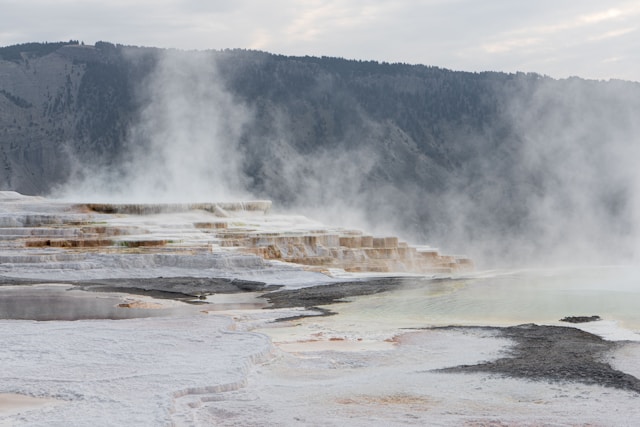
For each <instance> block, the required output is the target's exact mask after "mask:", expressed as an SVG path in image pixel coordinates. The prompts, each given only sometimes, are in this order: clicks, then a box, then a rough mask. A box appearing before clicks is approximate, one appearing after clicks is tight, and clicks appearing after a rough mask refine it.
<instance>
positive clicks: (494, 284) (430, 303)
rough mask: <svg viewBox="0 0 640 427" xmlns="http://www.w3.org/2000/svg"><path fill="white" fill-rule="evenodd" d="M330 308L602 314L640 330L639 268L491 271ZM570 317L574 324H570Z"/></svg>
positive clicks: (492, 320)
mask: <svg viewBox="0 0 640 427" xmlns="http://www.w3.org/2000/svg"><path fill="white" fill-rule="evenodd" d="M331 309H332V310H334V311H337V312H339V313H340V314H339V316H336V317H337V318H338V319H333V320H332V321H336V320H337V321H339V322H340V323H343V324H350V325H351V326H352V327H353V326H356V325H360V326H359V327H360V328H367V329H369V327H371V328H378V330H380V328H382V329H388V328H393V327H424V326H444V325H514V324H521V323H543V324H556V323H558V321H559V320H560V319H561V318H563V317H565V316H589V315H599V316H600V317H602V318H603V319H604V320H605V321H615V322H616V323H617V324H618V325H619V326H621V327H624V328H627V329H630V330H633V331H636V332H640V268H639V267H594V268H579V269H578V268H575V269H562V270H529V271H520V272H501V273H500V274H497V273H496V274H487V275H485V277H477V278H470V279H465V280H455V281H445V280H443V281H426V280H422V281H421V280H416V282H415V283H414V284H412V285H411V286H407V287H406V288H403V289H400V290H395V291H391V292H385V293H382V294H378V295H369V296H364V297H356V298H353V299H351V302H350V303H348V304H337V305H333V306H331ZM567 325H568V324H567Z"/></svg>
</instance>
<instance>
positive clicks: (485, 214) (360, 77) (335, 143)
mask: <svg viewBox="0 0 640 427" xmlns="http://www.w3.org/2000/svg"><path fill="white" fill-rule="evenodd" d="M639 95H640V84H638V83H635V82H625V81H619V80H610V81H595V80H584V79H580V78H569V79H561V80H556V79H552V78H550V77H548V76H542V75H539V74H535V73H515V74H514V73H500V72H492V71H491V72H464V71H451V70H446V69H443V68H439V67H432V66H426V65H411V64H390V63H384V62H383V63H379V62H376V61H357V60H348V59H343V58H330V57H320V58H316V57H310V56H304V57H291V56H284V55H274V54H269V53H267V52H260V51H248V50H242V49H227V50H220V51H189V52H187V51H178V50H171V49H158V48H145V47H135V46H122V45H114V44H111V43H108V42H98V43H96V44H95V46H86V45H83V44H80V43H78V42H77V41H70V42H68V43H67V42H60V43H47V44H37V43H33V44H26V45H17V46H9V47H4V48H0V113H1V114H0V126H1V127H0V129H2V132H3V133H2V135H0V187H1V189H4V190H16V191H19V192H21V193H25V194H49V193H51V192H52V191H56V190H59V189H60V188H61V187H62V188H65V189H66V190H69V189H70V188H74V186H76V187H78V186H79V185H80V184H83V183H85V182H86V181H91V180H92V179H95V177H96V176H100V177H101V180H100V182H98V181H96V182H95V183H94V184H95V185H93V187H92V188H94V189H95V188H101V189H102V188H109V187H110V186H113V185H114V183H115V182H120V181H123V180H121V179H116V178H117V177H120V178H124V181H127V182H128V183H129V184H128V185H124V186H122V185H121V184H120V187H119V188H120V189H122V188H126V189H127V191H131V188H130V187H132V186H133V187H135V185H137V184H138V183H142V182H146V183H147V184H148V185H151V187H152V188H165V187H166V188H168V189H169V190H171V189H172V188H182V189H186V188H187V187H191V186H193V185H194V184H195V183H196V182H208V183H210V184H211V183H214V182H215V183H218V184H219V187H216V188H217V190H216V189H214V188H212V189H207V191H211V192H212V193H211V194H213V195H215V194H218V193H219V194H224V191H226V190H233V191H244V192H246V193H250V194H252V195H254V196H256V197H258V198H267V199H272V200H274V202H276V203H277V204H278V205H280V206H283V207H290V208H301V207H304V208H305V209H310V210H312V211H317V212H322V214H324V215H328V217H329V219H330V220H333V219H338V220H341V221H342V220H353V221H367V222H368V223H370V224H372V225H373V227H374V228H375V227H380V228H385V227H388V228H391V229H400V230H401V231H402V233H401V234H403V233H404V236H412V237H413V238H414V239H415V240H425V239H426V240H427V241H430V242H434V241H435V242H436V244H438V245H443V246H446V247H451V248H452V249H454V251H456V252H464V253H467V251H466V250H465V248H466V247H472V248H474V247H475V250H472V254H471V255H472V256H474V258H477V256H475V255H476V254H475V253H473V252H476V253H478V254H480V257H486V258H487V259H492V260H495V259H500V258H504V257H505V256H507V255H509V256H510V255H512V252H513V248H514V247H516V248H517V251H518V252H519V253H518V255H517V258H520V259H525V260H527V259H529V260H530V259H535V258H539V257H540V256H542V257H545V255H544V253H545V252H550V254H549V257H551V258H558V257H563V256H569V257H570V256H572V255H573V254H574V252H575V255H576V257H577V258H578V259H583V260H584V259H591V258H595V259H598V258H599V257H601V256H602V252H603V246H604V247H606V248H607V249H606V251H604V252H607V251H608V252H612V253H615V254H616V256H618V254H619V253H622V254H623V255H624V256H629V255H632V254H633V253H634V251H635V246H634V245H635V244H634V243H633V242H632V241H631V240H633V239H632V238H631V237H630V236H633V235H634V233H635V220H636V216H637V213H636V211H637V209H636V207H635V206H636V202H635V200H636V192H637V191H636V190H637V185H636V181H637V180H636V173H635V169H634V167H633V166H632V165H631V162H630V160H629V159H631V158H633V154H635V153H636V151H637V149H636V145H637V144H635V142H636V141H637V135H638V125H636V124H635V122H634V119H633V118H634V117H636V113H638V112H640V96H639ZM187 154H191V155H190V156H188V155H187ZM204 158H209V159H213V158H216V160H212V161H209V162H204V161H198V159H204ZM218 158H219V159H218ZM141 159H145V161H144V162H143V161H142V160H141ZM147 161H148V162H149V163H145V162H147ZM149 164H151V165H153V166H149ZM144 169H158V170H162V171H164V173H159V172H158V173H155V174H153V173H142V170H144ZM184 170H188V171H190V172H191V175H188V174H187V175H184V173H183V171H184ZM163 175H164V176H163ZM105 177H108V178H106V179H105ZM132 183H133V185H132ZM216 185H217V184H216ZM195 187H198V186H195ZM195 187H194V188H193V191H194V193H195V191H196V190H201V189H202V188H199V187H198V188H195ZM111 190H114V191H116V190H117V188H115V187H114V188H111ZM214 190H215V191H214ZM178 191H179V192H180V190H178ZM183 191H186V190H183ZM216 191H218V193H216ZM327 211H328V212H327ZM345 212H348V214H345ZM354 212H355V213H354ZM305 213H306V212H305ZM351 216H353V218H350V217H351ZM347 225H353V224H347ZM584 230H588V233H586V234H587V236H582V237H581V236H580V234H581V233H582V234H585V233H584ZM374 231H375V230H374ZM501 239H504V242H501ZM565 241H570V242H571V245H566V244H565V243H566V242H565ZM440 242H442V243H440ZM595 242H598V243H597V244H596V243H595ZM476 246H477V247H476ZM556 246H557V247H556ZM616 246H617V247H616ZM578 253H579V255H578ZM614 258H615V257H614Z"/></svg>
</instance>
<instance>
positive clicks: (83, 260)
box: [0, 192, 473, 275]
mask: <svg viewBox="0 0 640 427" xmlns="http://www.w3.org/2000/svg"><path fill="white" fill-rule="evenodd" d="M0 208H1V210H0V262H1V263H2V265H3V268H4V269H5V270H6V269H9V270H13V269H18V268H20V266H25V265H30V266H33V265H34V264H36V265H38V264H39V265H44V264H46V265H47V266H49V267H48V268H51V269H53V268H56V266H58V267H59V268H75V269H77V270H88V269H91V268H93V267H95V266H96V263H100V260H101V259H102V260H104V261H105V262H108V263H112V264H113V263H114V262H115V263H117V265H118V266H126V265H131V264H133V265H138V264H140V263H141V262H143V261H140V260H141V257H142V258H143V259H144V262H148V263H149V262H151V263H153V266H158V265H160V266H176V267H179V266H184V265H189V266H191V267H193V268H198V267H199V266H200V265H202V266H203V267H206V268H215V267H216V266H220V267H229V266H231V267H233V266H244V267H254V268H259V267H260V266H264V265H267V264H269V263H270V262H271V261H281V262H286V263H289V264H294V265H298V266H302V267H303V268H304V269H306V270H311V271H317V272H321V273H326V274H332V273H336V272H351V273H416V274H442V275H449V274H453V273H458V272H462V271H466V270H469V269H471V268H473V264H472V262H471V261H470V260H469V259H467V258H462V257H455V256H446V255H441V254H440V253H439V252H438V251H437V250H436V249H433V248H428V247H414V246H409V245H408V244H407V243H405V242H401V241H399V240H398V238H397V237H391V236H372V235H368V234H366V233H363V232H361V231H357V230H347V229H342V228H331V227H327V226H324V225H322V224H319V223H316V222H314V221H311V220H309V219H307V218H305V217H300V216H292V215H278V214H273V213H271V212H270V210H271V202H269V201H252V202H237V203H193V204H105V203H100V204H97V203H57V202H53V201H50V200H47V199H43V198H36V197H28V196H23V195H20V194H18V193H14V192H0ZM100 256H102V258H100ZM116 260H117V261H116Z"/></svg>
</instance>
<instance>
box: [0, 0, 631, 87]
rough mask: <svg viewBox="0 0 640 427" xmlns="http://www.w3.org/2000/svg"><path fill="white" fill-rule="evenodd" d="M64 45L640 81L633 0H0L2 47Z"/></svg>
mask: <svg viewBox="0 0 640 427" xmlns="http://www.w3.org/2000/svg"><path fill="white" fill-rule="evenodd" d="M69 39H77V40H81V41H84V42H85V43H86V44H93V43H94V42H96V41H99V40H104V41H111V42H114V43H121V44H126V45H138V46H157V47H176V48H182V49H222V48H248V49H259V50H264V51H268V52H273V53H281V54H285V55H313V56H322V55H326V56H339V57H345V58H350V59H373V60H377V61H387V62H406V63H420V64H427V65H436V66H440V67H445V68H450V69H454V70H467V71H482V70H495V71H508V72H514V71H532V72H537V73H541V74H547V75H550V76H552V77H557V78H561V77H568V76H574V75H575V76H580V77H586V78H594V79H609V78H621V79H627V80H636V81H640V1H638V0H632V1H628V0H607V1H602V0H536V1H519V0H325V1H321V0H270V1H258V0H233V1H231V0H208V1H207V0H127V1H125V0H108V1H105V0H56V1H53V0H0V46H6V45H10V44H16V43H24V42H29V41H59V40H69Z"/></svg>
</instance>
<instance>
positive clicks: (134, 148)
mask: <svg viewBox="0 0 640 427" xmlns="http://www.w3.org/2000/svg"><path fill="white" fill-rule="evenodd" d="M137 55H138V54H137V53H136V52H135V51H130V52H129V56H130V57H129V58H128V59H129V60H130V61H132V62H134V61H136V60H138V59H139V58H137V57H136V56H137ZM135 96H136V99H137V102H138V103H139V105H140V112H139V117H137V118H136V121H135V122H134V124H133V125H132V126H131V128H130V129H129V131H128V137H127V139H126V141H125V143H124V149H123V153H122V154H121V155H120V163H119V164H114V163H111V164H107V165H100V164H98V165H96V164H80V163H79V162H76V163H75V164H74V166H73V173H72V177H71V179H70V180H69V181H68V182H67V183H66V184H65V185H64V186H62V187H61V188H58V189H57V190H56V191H55V192H54V194H55V196H57V197H60V198H63V199H83V200H100V201H120V202H124V201H126V202H138V203H144V202H147V203H148V202H198V201H223V200H235V199H244V198H248V197H249V196H248V195H247V193H246V191H245V188H246V183H245V177H244V175H243V174H242V170H241V161H242V158H241V153H240V151H239V149H238V142H239V140H240V135H241V132H242V128H243V126H244V124H245V123H246V122H247V121H248V120H249V115H250V113H249V111H248V110H247V108H246V107H245V106H243V105H242V104H241V103H238V102H236V101H235V100H234V99H233V96H232V95H231V94H230V93H229V92H227V91H226V90H225V89H224V87H223V86H222V84H221V82H220V79H218V78H217V72H216V65H215V61H214V59H213V57H212V56H211V55H210V54H207V53H206V52H182V51H177V50H168V51H161V52H158V58H157V63H156V65H155V67H154V70H153V71H152V72H151V73H150V74H149V75H148V76H147V77H146V79H145V80H144V81H143V84H142V85H141V87H138V88H136V94H135Z"/></svg>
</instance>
